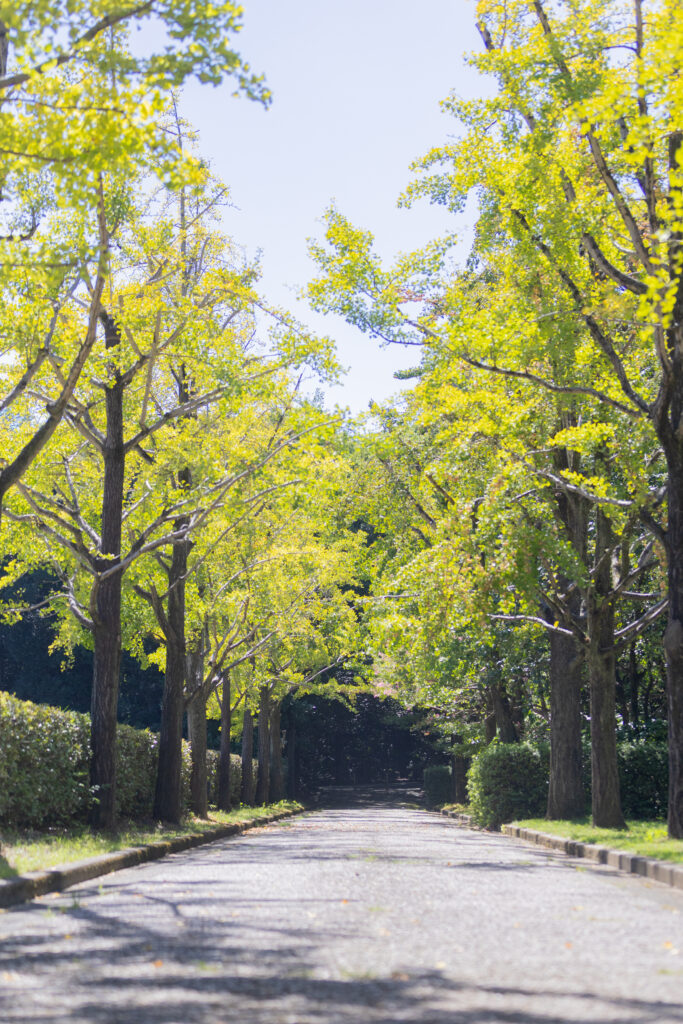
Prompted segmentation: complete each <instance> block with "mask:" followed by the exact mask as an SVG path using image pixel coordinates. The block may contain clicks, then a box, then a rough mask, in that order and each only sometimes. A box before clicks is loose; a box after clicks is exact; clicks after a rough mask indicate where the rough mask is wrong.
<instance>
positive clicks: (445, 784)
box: [422, 764, 453, 807]
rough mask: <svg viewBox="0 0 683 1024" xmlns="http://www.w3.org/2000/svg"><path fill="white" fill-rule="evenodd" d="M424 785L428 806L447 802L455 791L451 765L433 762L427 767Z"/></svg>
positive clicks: (437, 805) (438, 805) (436, 805)
mask: <svg viewBox="0 0 683 1024" xmlns="http://www.w3.org/2000/svg"><path fill="white" fill-rule="evenodd" d="M422 785H423V789H424V795H425V803H426V804H427V807H440V806H441V804H447V803H448V802H449V800H450V799H451V795H452V791H453V780H452V778H451V769H450V767H449V766H448V765H447V764H432V765H430V766H429V767H428V768H425V770H424V774H423V782H422Z"/></svg>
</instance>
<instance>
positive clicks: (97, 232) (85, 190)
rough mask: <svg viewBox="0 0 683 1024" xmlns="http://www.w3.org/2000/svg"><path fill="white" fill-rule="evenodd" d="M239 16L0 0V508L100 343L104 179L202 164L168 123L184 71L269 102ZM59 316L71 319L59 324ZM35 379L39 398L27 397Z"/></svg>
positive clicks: (225, 7)
mask: <svg viewBox="0 0 683 1024" xmlns="http://www.w3.org/2000/svg"><path fill="white" fill-rule="evenodd" d="M241 15H242V11H241V8H240V7H238V6H237V5H235V4H234V3H231V2H228V0H220V2H218V3H211V4H209V3H207V2H206V0H188V2H183V3H176V2H175V0H173V2H158V0H143V2H135V0H128V2H127V0H95V2H87V3H86V2H84V0H75V2H71V3H69V4H67V5H64V4H63V3H61V2H60V0H12V2H11V3H7V2H4V3H0V109H1V110H2V120H1V123H0V153H1V154H2V161H1V164H2V166H1V167H0V293H1V294H2V298H3V306H4V310H3V314H4V316H3V326H5V325H7V329H5V330H3V360H2V378H3V394H2V396H1V397H0V412H2V413H3V414H4V415H3V420H2V423H3V435H2V436H3V464H2V466H1V467H0V507H1V503H2V499H3V498H4V496H5V495H6V494H7V492H8V490H9V488H11V487H12V486H13V485H14V484H16V482H17V481H18V480H20V479H21V477H22V475H23V473H24V472H25V471H26V469H27V468H28V466H30V464H31V463H32V461H33V460H34V459H35V458H36V457H37V456H38V455H39V453H40V452H41V451H42V449H43V448H44V447H45V445H46V444H48V442H49V441H50V439H51V437H52V436H53V434H54V431H55V429H56V427H57V424H58V423H59V422H60V420H61V418H62V416H63V415H64V411H65V409H66V406H67V404H68V402H69V400H70V398H71V396H72V394H73V391H74V388H75V386H76V384H77V382H78V379H79V376H80V374H81V373H82V371H83V368H84V366H85V364H86V363H87V361H88V358H89V356H90V354H91V352H92V351H93V349H94V348H95V346H96V345H97V342H98V331H97V327H98V322H99V317H100V300H101V298H102V294H103V290H104V287H105V282H106V281H107V279H108V274H109V261H110V256H111V245H112V240H113V238H114V236H115V235H116V231H117V228H118V225H119V223H120V214H121V212H122V211H120V210H118V211H112V209H111V188H110V184H108V185H107V186H106V187H105V184H104V179H105V177H106V178H107V179H108V181H109V182H111V180H112V179H117V178H118V179H120V180H121V179H128V180H131V179H135V178H136V176H138V175H141V174H142V175H145V176H151V177H156V178H157V179H161V180H163V181H164V182H166V183H167V184H173V185H175V186H178V185H179V184H180V183H181V182H183V181H185V182H191V181H193V180H196V177H197V174H198V173H200V169H199V162H198V161H197V159H196V157H195V155H194V154H193V153H192V152H191V151H189V150H183V149H182V148H181V147H180V146H179V144H178V139H177V137H176V136H174V134H173V133H172V132H169V131H168V130H167V126H166V124H165V121H166V113H167V108H168V103H169V96H170V91H171V89H173V88H175V87H178V86H179V85H181V84H182V82H183V81H185V80H186V79H187V78H188V77H189V76H191V75H196V76H197V77H198V78H199V79H200V80H202V81H204V82H207V83H213V84H217V83H218V82H220V81H221V80H222V79H223V78H224V77H232V78H233V79H234V81H235V86H236V90H237V92H239V93H242V94H243V95H246V96H248V97H250V98H252V99H255V100H257V101H259V102H261V103H265V104H267V103H268V102H269V94H268V91H267V89H266V88H265V85H264V83H263V81H262V79H261V78H260V77H259V76H256V75H253V74H252V73H251V72H250V71H249V68H248V66H247V65H246V64H245V62H244V61H243V60H242V58H241V57H240V55H239V54H238V52H237V51H236V50H235V49H234V48H233V41H234V37H235V34H236V33H237V32H238V31H239V29H240V28H241V24H242V22H241ZM140 28H146V29H147V32H146V34H145V39H146V40H147V42H148V45H146V46H142V47H141V46H140V45H139V40H138V39H134V38H133V35H132V33H133V31H134V30H136V29H140ZM159 42H161V45H159ZM134 43H135V44H136V45H134ZM105 192H107V196H105ZM83 302H85V304H86V315H85V316H82V315H78V314H79V313H80V312H81V311H80V310H79V306H80V305H81V304H82V303H83ZM18 306H21V311H20V312H19V315H17V313H18ZM64 320H69V321H70V328H69V329H64V328H63V327H62V329H60V330H59V331H58V330H56V327H57V324H58V322H63V321H64ZM99 337H100V340H101V335H100V336H99ZM57 368H60V370H61V372H59V373H58V372H57ZM38 380H39V381H40V384H41V391H42V393H43V394H44V395H45V399H44V401H43V402H42V403H39V402H37V401H36V400H35V399H33V400H32V401H29V400H28V399H27V398H26V391H27V389H28V387H29V385H30V384H32V383H33V382H36V381H38ZM18 419H20V420H21V422H22V429H21V430H20V431H18V432H16V433H15V426H16V423H17V420H18Z"/></svg>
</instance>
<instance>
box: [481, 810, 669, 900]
mask: <svg viewBox="0 0 683 1024" xmlns="http://www.w3.org/2000/svg"><path fill="white" fill-rule="evenodd" d="M501 832H502V833H503V835H506V836H512V837H513V838H514V839H522V840H524V842H527V843H534V844H535V845H536V846H543V847H545V849H547V850H557V851H559V852H560V853H566V854H567V856H569V857H583V858H585V860H592V861H595V862H596V863H597V864H607V865H608V867H611V868H616V869H617V870H618V871H624V872H626V873H627V874H630V875H639V876H640V877H641V878H648V879H650V880H651V881H653V882H662V883H663V884H664V885H670V886H672V888H674V889H683V864H672V863H671V862H669V861H664V860H654V859H653V858H652V857H640V856H638V855H637V854H635V853H627V852H626V851H625V850H612V849H610V848H608V847H607V846H598V845H596V844H595V843H581V842H579V841H578V840H577V839H565V838H564V837H563V836H554V835H549V834H548V833H547V832H537V831H536V830H535V829H532V828H520V826H519V825H502V826H501Z"/></svg>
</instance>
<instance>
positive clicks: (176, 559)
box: [154, 541, 188, 823]
mask: <svg viewBox="0 0 683 1024" xmlns="http://www.w3.org/2000/svg"><path fill="white" fill-rule="evenodd" d="M187 555H188V543H187V541H182V542H181V543H179V544H174V546H173V553H172V555H171V568H170V571H169V574H168V582H169V588H170V589H169V595H168V615H167V618H168V625H169V634H168V636H167V637H166V672H165V675H164V693H163V697H162V701H161V729H160V731H159V764H158V768H157V780H156V790H155V794H154V817H155V818H156V819H157V820H159V821H170V822H173V823H177V822H179V821H180V818H181V814H182V758H183V747H182V743H183V713H184V710H185V708H184V690H185V677H186V675H185V674H186V646H185V574H186V572H187Z"/></svg>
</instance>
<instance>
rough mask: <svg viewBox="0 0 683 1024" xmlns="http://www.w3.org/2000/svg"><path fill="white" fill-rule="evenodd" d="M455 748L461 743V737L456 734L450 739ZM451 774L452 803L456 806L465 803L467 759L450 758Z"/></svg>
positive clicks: (455, 755)
mask: <svg viewBox="0 0 683 1024" xmlns="http://www.w3.org/2000/svg"><path fill="white" fill-rule="evenodd" d="M451 742H452V743H453V745H454V746H455V745H456V744H460V743H462V736H458V735H457V733H456V734H455V735H453V736H452V737H451ZM451 772H452V776H451V777H452V780H453V802H454V803H456V804H466V803H467V759H466V758H464V757H462V755H461V754H457V753H456V754H453V755H452V757H451Z"/></svg>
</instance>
